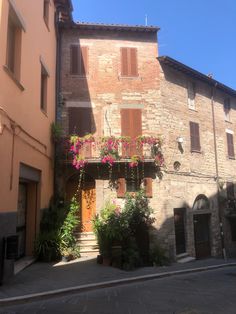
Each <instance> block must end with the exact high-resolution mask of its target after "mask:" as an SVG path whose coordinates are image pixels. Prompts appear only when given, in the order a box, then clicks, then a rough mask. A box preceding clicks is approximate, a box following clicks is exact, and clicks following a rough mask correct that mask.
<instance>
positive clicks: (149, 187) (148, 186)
mask: <svg viewBox="0 0 236 314" xmlns="http://www.w3.org/2000/svg"><path fill="white" fill-rule="evenodd" d="M144 189H145V194H146V196H147V197H152V178H144Z"/></svg>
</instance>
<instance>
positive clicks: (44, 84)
mask: <svg viewBox="0 0 236 314" xmlns="http://www.w3.org/2000/svg"><path fill="white" fill-rule="evenodd" d="M47 85H48V73H47V70H46V69H45V67H44V66H43V65H42V64H41V86H40V88H41V93H40V108H41V110H42V111H43V112H47Z"/></svg>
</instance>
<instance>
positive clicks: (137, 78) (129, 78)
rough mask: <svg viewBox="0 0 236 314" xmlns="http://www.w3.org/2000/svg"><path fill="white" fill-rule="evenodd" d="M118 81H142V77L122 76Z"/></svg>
mask: <svg viewBox="0 0 236 314" xmlns="http://www.w3.org/2000/svg"><path fill="white" fill-rule="evenodd" d="M118 79H119V80H142V77H141V76H122V75H119V76H118Z"/></svg>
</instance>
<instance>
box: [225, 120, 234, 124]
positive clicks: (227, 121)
mask: <svg viewBox="0 0 236 314" xmlns="http://www.w3.org/2000/svg"><path fill="white" fill-rule="evenodd" d="M225 123H229V124H233V122H231V121H230V120H225Z"/></svg>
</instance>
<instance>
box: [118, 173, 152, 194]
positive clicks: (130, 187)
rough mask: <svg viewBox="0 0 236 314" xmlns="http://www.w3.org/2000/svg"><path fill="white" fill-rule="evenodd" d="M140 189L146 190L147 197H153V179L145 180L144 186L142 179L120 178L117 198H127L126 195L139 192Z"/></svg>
mask: <svg viewBox="0 0 236 314" xmlns="http://www.w3.org/2000/svg"><path fill="white" fill-rule="evenodd" d="M140 188H144V191H145V195H146V196H147V197H152V178H144V179H143V184H142V182H141V179H135V180H134V179H131V178H126V179H125V178H119V179H118V180H117V197H125V193H134V192H138V191H139V190H140Z"/></svg>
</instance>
